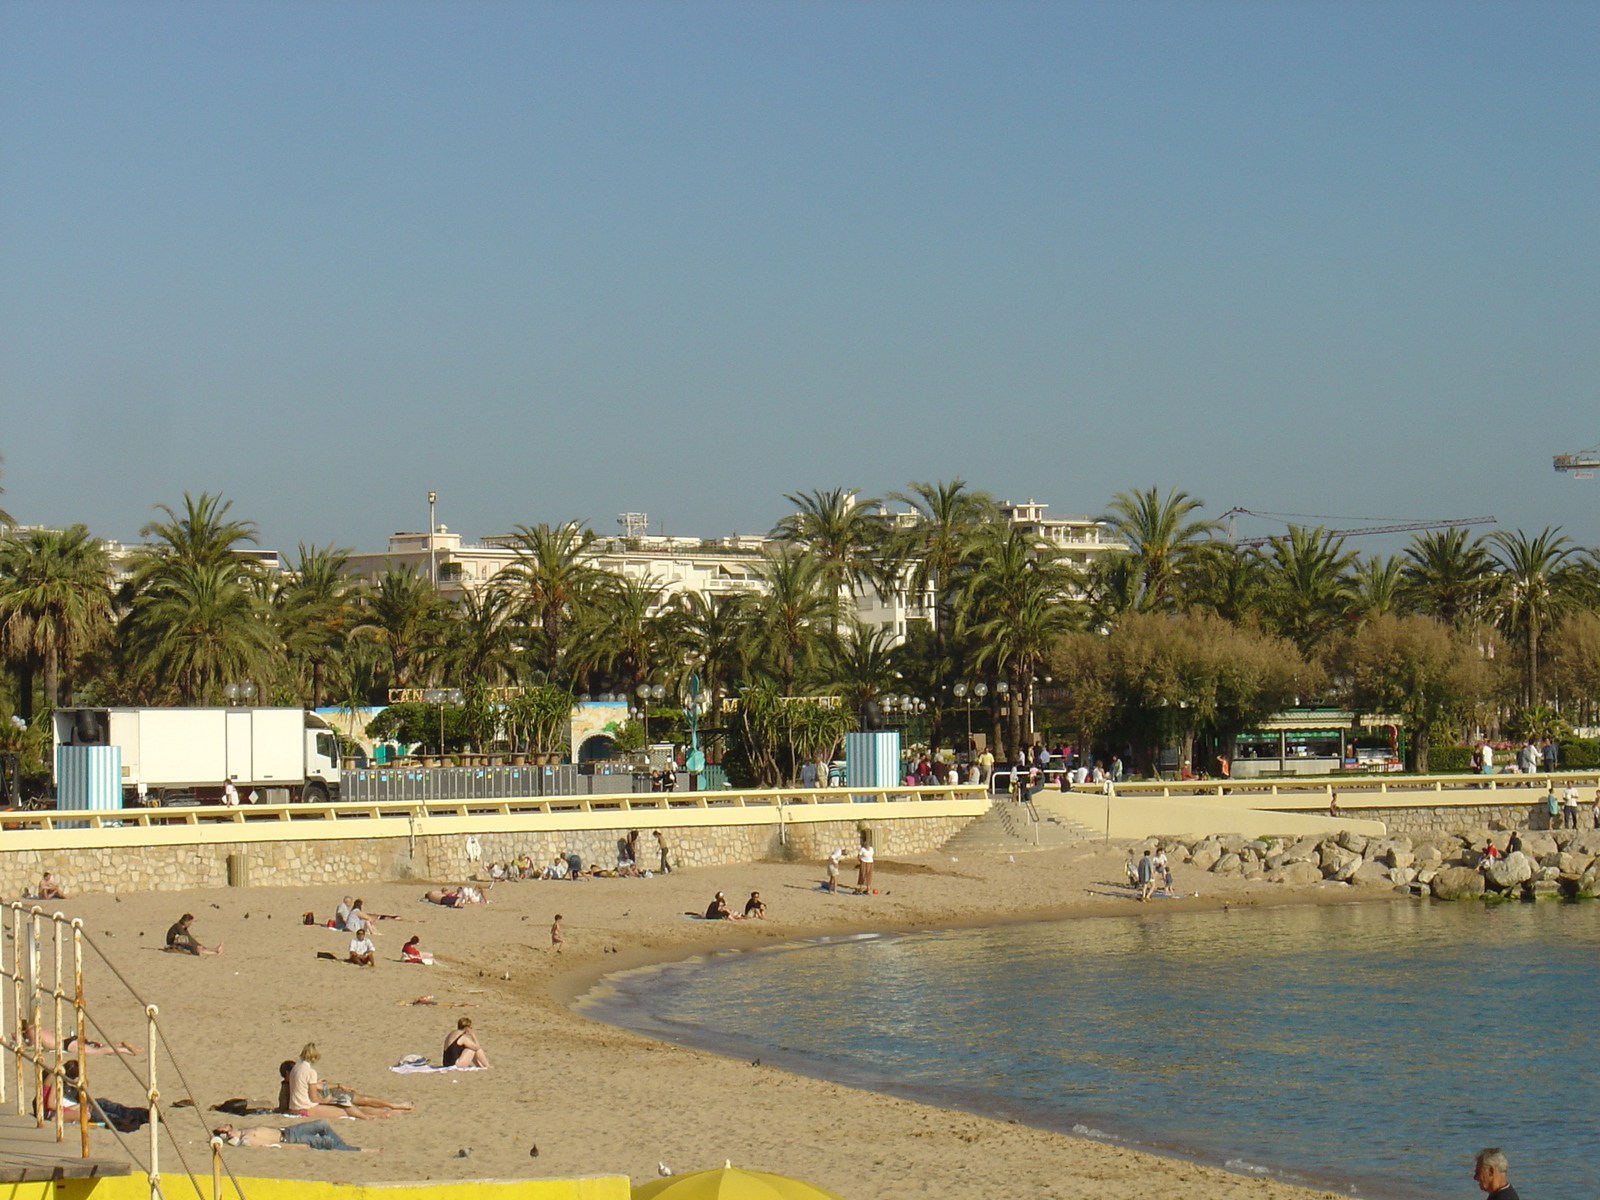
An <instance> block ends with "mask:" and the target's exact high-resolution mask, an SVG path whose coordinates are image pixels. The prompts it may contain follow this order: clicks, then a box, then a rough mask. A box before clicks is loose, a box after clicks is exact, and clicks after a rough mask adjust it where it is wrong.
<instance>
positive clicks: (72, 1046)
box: [22, 1017, 144, 1054]
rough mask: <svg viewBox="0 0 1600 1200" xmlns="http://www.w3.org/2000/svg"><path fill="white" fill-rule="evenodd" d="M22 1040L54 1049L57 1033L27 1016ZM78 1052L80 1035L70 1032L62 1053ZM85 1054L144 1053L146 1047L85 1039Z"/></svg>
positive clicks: (41, 1047)
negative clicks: (110, 1044) (113, 1044)
mask: <svg viewBox="0 0 1600 1200" xmlns="http://www.w3.org/2000/svg"><path fill="white" fill-rule="evenodd" d="M22 1040H23V1042H24V1043H26V1044H27V1045H29V1046H36V1047H38V1048H39V1049H40V1050H54V1049H55V1048H56V1035H55V1034H53V1033H51V1032H50V1031H49V1030H48V1029H46V1028H44V1027H43V1026H39V1025H35V1024H34V1023H33V1022H32V1021H30V1020H29V1019H28V1018H27V1017H23V1018H22ZM77 1052H78V1035H77V1034H75V1033H69V1034H67V1036H66V1040H64V1041H63V1042H62V1043H61V1053H63V1054H76V1053H77ZM83 1052H84V1053H85V1054H143V1053H144V1047H142V1046H135V1045H133V1044H132V1043H131V1042H118V1043H117V1044H116V1045H115V1046H107V1045H106V1044H105V1043H104V1042H95V1041H91V1040H89V1039H88V1038H84V1040H83Z"/></svg>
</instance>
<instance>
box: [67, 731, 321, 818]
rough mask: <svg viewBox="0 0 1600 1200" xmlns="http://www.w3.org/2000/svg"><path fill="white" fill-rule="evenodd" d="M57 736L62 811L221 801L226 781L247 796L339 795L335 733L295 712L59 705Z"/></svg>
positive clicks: (277, 800)
mask: <svg viewBox="0 0 1600 1200" xmlns="http://www.w3.org/2000/svg"><path fill="white" fill-rule="evenodd" d="M54 733H55V748H56V752H55V756H54V757H55V764H56V794H57V798H58V804H59V806H60V807H62V808H104V807H114V806H116V804H115V802H116V801H120V806H121V807H124V808H135V807H140V806H143V805H162V804H185V803H189V804H220V803H222V802H223V798H224V794H225V792H226V789H227V785H228V784H230V783H231V784H233V786H234V788H235V789H236V790H237V791H238V793H239V798H240V800H241V801H242V802H248V801H250V800H251V799H252V793H253V794H254V795H253V798H254V799H255V801H256V802H258V803H261V804H287V803H293V802H298V801H306V802H308V803H313V804H318V803H325V802H327V801H329V800H333V799H337V798H338V795H339V779H340V772H339V762H340V759H339V737H338V735H337V734H336V733H335V732H334V731H333V728H332V727H331V726H330V725H329V724H328V723H327V722H326V721H324V720H323V719H322V718H321V717H319V716H318V715H317V714H316V713H312V712H305V711H304V710H302V709H298V708H62V709H57V710H56V712H55V730H54ZM80 747H81V748H82V749H79V748H80ZM80 793H81V794H80Z"/></svg>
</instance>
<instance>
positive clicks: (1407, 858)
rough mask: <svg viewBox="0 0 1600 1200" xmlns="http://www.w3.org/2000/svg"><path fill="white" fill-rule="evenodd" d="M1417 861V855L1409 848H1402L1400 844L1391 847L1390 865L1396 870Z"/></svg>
mask: <svg viewBox="0 0 1600 1200" xmlns="http://www.w3.org/2000/svg"><path fill="white" fill-rule="evenodd" d="M1416 861H1417V856H1416V855H1415V854H1412V853H1411V852H1410V851H1409V850H1402V849H1400V847H1399V846H1392V847H1390V849H1389V865H1390V866H1391V867H1393V868H1395V869H1396V870H1403V869H1404V868H1406V867H1409V866H1410V865H1411V864H1412V863H1414V862H1416Z"/></svg>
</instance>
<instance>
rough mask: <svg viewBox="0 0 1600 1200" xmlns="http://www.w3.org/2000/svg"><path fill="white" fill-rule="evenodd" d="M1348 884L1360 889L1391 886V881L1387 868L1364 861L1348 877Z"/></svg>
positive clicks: (1374, 862) (1370, 861)
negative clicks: (1355, 885)
mask: <svg viewBox="0 0 1600 1200" xmlns="http://www.w3.org/2000/svg"><path fill="white" fill-rule="evenodd" d="M1350 882H1351V883H1354V884H1357V885H1358V886H1361V887H1392V886H1393V881H1392V880H1391V879H1390V878H1389V868H1388V867H1386V866H1384V865H1383V864H1382V863H1381V862H1376V861H1373V860H1372V859H1368V860H1366V861H1364V862H1363V863H1362V864H1361V865H1360V866H1359V867H1357V868H1356V869H1355V871H1354V873H1352V874H1351V876H1350Z"/></svg>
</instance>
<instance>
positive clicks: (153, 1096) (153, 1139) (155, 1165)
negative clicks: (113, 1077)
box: [144, 1004, 161, 1200]
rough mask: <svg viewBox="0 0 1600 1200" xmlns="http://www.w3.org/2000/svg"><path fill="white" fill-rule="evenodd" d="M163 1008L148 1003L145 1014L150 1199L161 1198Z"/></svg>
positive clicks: (157, 1199)
mask: <svg viewBox="0 0 1600 1200" xmlns="http://www.w3.org/2000/svg"><path fill="white" fill-rule="evenodd" d="M160 1011H161V1010H160V1009H158V1008H157V1007H156V1006H155V1005H154V1004H150V1005H146V1006H145V1010H144V1015H145V1045H146V1046H147V1047H149V1049H147V1050H146V1051H145V1069H146V1072H147V1073H148V1075H149V1079H150V1086H149V1088H148V1090H147V1091H146V1092H145V1102H146V1103H147V1104H148V1105H149V1106H150V1200H161V1158H160V1155H161V1138H160V1132H161V1103H160V1101H161V1092H160V1089H158V1088H157V1087H156V1016H157V1014H158V1013H159V1012H160Z"/></svg>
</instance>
